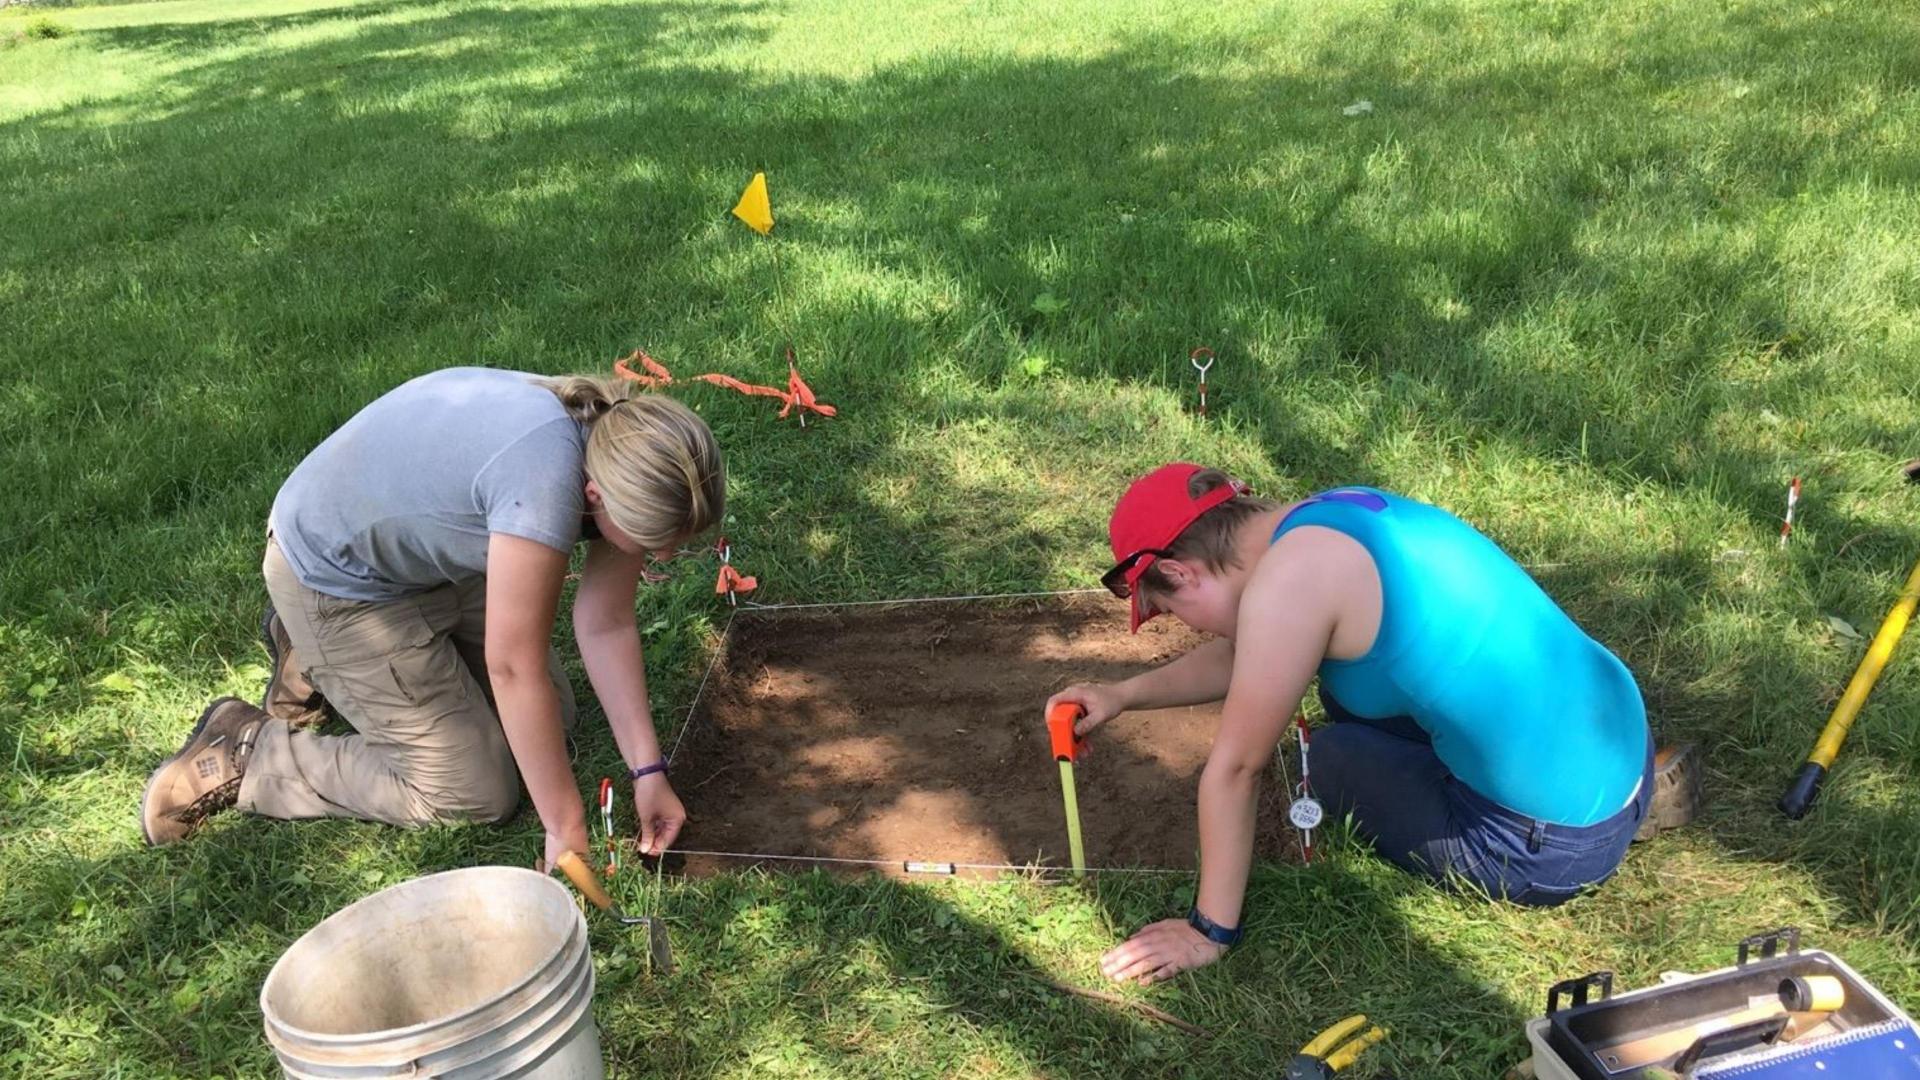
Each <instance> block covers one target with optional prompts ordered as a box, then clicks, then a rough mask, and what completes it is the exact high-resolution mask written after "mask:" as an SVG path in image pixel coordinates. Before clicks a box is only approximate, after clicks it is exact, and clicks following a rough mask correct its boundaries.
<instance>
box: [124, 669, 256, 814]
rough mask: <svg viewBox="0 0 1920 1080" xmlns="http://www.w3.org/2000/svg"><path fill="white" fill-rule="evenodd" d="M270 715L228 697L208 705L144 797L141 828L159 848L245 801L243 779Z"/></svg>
mask: <svg viewBox="0 0 1920 1080" xmlns="http://www.w3.org/2000/svg"><path fill="white" fill-rule="evenodd" d="M267 719H268V717H267V714H266V713H264V712H262V711H260V710H259V709H256V708H254V707H253V706H252V705H249V704H247V703H246V702H244V701H241V700H240V699H239V698H234V697H223V698H221V699H220V700H218V701H215V702H214V703H213V704H211V705H209V706H207V711H206V712H203V713H201V714H200V722H199V723H197V724H195V725H193V734H191V735H188V736H187V742H186V745H184V746H182V747H181V748H180V752H179V753H177V754H175V755H173V756H172V757H170V758H168V759H167V760H165V761H163V762H161V763H160V767H159V768H157V769H155V770H153V775H152V776H150V777H148V778H147V790H146V792H145V794H143V795H141V796H140V829H141V831H142V832H144V833H145V834H146V837H147V843H149V844H152V845H154V846H155V847H159V846H161V845H163V844H172V843H176V842H178V841H181V840H185V839H186V838H187V837H188V836H191V835H192V834H193V831H194V830H195V829H197V828H199V827H200V823H201V822H203V821H205V820H206V819H207V818H209V817H211V816H213V815H214V814H217V813H219V812H220V811H222V810H225V809H227V808H228V807H231V806H232V805H233V804H234V802H235V801H236V800H237V799H239V797H240V775H241V773H243V772H245V771H246V768H247V758H248V757H249V756H250V755H251V754H252V753H253V740H254V738H255V737H256V736H257V735H259V733H260V725H261V724H262V723H264V722H265V721H266V720H267Z"/></svg>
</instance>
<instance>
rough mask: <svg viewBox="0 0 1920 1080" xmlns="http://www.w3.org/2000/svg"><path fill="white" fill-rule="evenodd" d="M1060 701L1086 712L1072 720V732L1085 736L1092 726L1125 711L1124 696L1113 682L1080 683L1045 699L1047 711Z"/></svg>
mask: <svg viewBox="0 0 1920 1080" xmlns="http://www.w3.org/2000/svg"><path fill="white" fill-rule="evenodd" d="M1062 702H1071V703H1073V704H1075V705H1078V706H1080V708H1081V709H1082V710H1083V711H1084V712H1085V713H1086V715H1084V716H1082V717H1081V718H1080V719H1079V720H1077V721H1075V722H1074V725H1073V733H1074V734H1075V735H1079V736H1081V737H1083V738H1084V737H1085V736H1086V735H1088V734H1089V733H1091V732H1092V731H1093V729H1094V728H1097V727H1099V726H1100V725H1101V724H1104V723H1106V722H1107V721H1109V720H1111V719H1113V718H1114V717H1116V716H1119V715H1120V714H1121V713H1123V712H1126V711H1127V699H1126V696H1125V695H1123V694H1122V693H1121V692H1120V688H1119V687H1118V686H1116V685H1114V684H1113V683H1081V684H1080V685H1078V686H1069V687H1067V688H1066V689H1065V690H1062V691H1060V692H1059V693H1057V694H1055V695H1053V696H1052V697H1050V698H1048V699H1047V712H1049V713H1050V712H1052V711H1053V707H1054V706H1055V705H1058V704H1060V703H1062Z"/></svg>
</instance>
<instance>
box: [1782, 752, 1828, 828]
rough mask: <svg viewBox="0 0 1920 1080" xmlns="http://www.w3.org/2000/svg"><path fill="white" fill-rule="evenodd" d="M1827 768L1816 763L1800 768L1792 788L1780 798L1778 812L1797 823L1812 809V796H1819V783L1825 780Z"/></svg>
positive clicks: (1809, 763) (1808, 763)
mask: <svg viewBox="0 0 1920 1080" xmlns="http://www.w3.org/2000/svg"><path fill="white" fill-rule="evenodd" d="M1826 776H1827V767H1826V766H1825V765H1822V764H1820V763H1819V762H1817V761H1809V762H1807V763H1806V764H1805V765H1802V766H1800V773H1799V775H1797V776H1795V777H1794V778H1793V786H1792V787H1789V788H1787V793H1786V794H1785V795H1782V796H1780V812H1781V813H1783V814H1785V815H1787V816H1788V817H1790V818H1792V819H1793V820H1795V821H1799V820H1800V819H1801V818H1803V817H1806V816H1807V811H1808V810H1810V809H1812V808H1813V798H1814V796H1816V795H1818V794H1820V781H1822V780H1824V779H1826Z"/></svg>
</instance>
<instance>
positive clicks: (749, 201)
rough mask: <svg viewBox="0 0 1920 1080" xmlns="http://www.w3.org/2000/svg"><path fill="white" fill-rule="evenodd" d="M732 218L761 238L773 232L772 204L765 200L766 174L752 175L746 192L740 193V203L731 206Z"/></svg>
mask: <svg viewBox="0 0 1920 1080" xmlns="http://www.w3.org/2000/svg"><path fill="white" fill-rule="evenodd" d="M733 216H734V217H737V218H739V219H740V220H741V221H744V222H746V223H747V228H749V229H752V230H753V231H754V232H757V233H759V234H760V235H761V236H766V235H767V234H769V233H771V232H773V203H772V201H770V200H769V199H768V198H767V174H766V173H763V172H757V173H754V174H753V180H752V182H750V183H748V184H747V190H745V191H743V192H741V193H740V201H739V202H737V203H735V204H733Z"/></svg>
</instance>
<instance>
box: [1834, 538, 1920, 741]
mask: <svg viewBox="0 0 1920 1080" xmlns="http://www.w3.org/2000/svg"><path fill="white" fill-rule="evenodd" d="M1916 604H1920V563H1915V564H1914V566H1913V573H1912V574H1911V575H1909V576H1908V577H1907V587H1906V588H1905V589H1904V590H1902V591H1901V593H1900V600H1899V602H1898V603H1896V604H1894V605H1893V610H1892V611H1889V612H1887V617H1886V619H1885V620H1884V621H1882V622H1881V623H1880V632H1879V633H1877V634H1875V635H1873V644H1872V645H1869V646H1867V655H1866V656H1864V657H1862V658H1861V660H1860V666H1859V667H1858V668H1856V669H1855V670H1854V673H1853V680H1852V681H1851V682H1849V683H1847V692H1846V693H1844V694H1842V695H1840V703H1839V704H1838V705H1835V706H1834V707H1833V716H1832V717H1831V718H1830V719H1829V720H1828V721H1827V726H1826V729H1825V730H1824V731H1822V732H1821V733H1820V741H1819V742H1817V743H1815V744H1814V745H1813V753H1811V754H1808V755H1807V760H1808V761H1811V762H1814V763H1815V764H1817V765H1819V766H1820V767H1821V768H1823V769H1824V768H1827V767H1829V766H1831V765H1832V764H1833V759H1834V756H1835V755H1837V754H1839V753H1840V744H1841V743H1842V742H1845V741H1846V738H1847V729H1848V728H1851V727H1852V726H1853V718H1854V717H1855V716H1857V715H1859V713H1860V707H1861V706H1862V705H1865V704H1866V703H1867V695H1868V694H1869V693H1872V692H1873V684H1874V683H1876V682H1878V681H1879V680H1880V672H1881V671H1882V670H1883V669H1885V668H1886V666H1887V661H1888V660H1891V659H1892V658H1893V647H1894V646H1895V645H1898V644H1899V643H1900V635H1902V634H1904V633H1906V630H1907V623H1908V621H1909V620H1911V619H1912V618H1913V609H1914V606H1915V605H1916Z"/></svg>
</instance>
